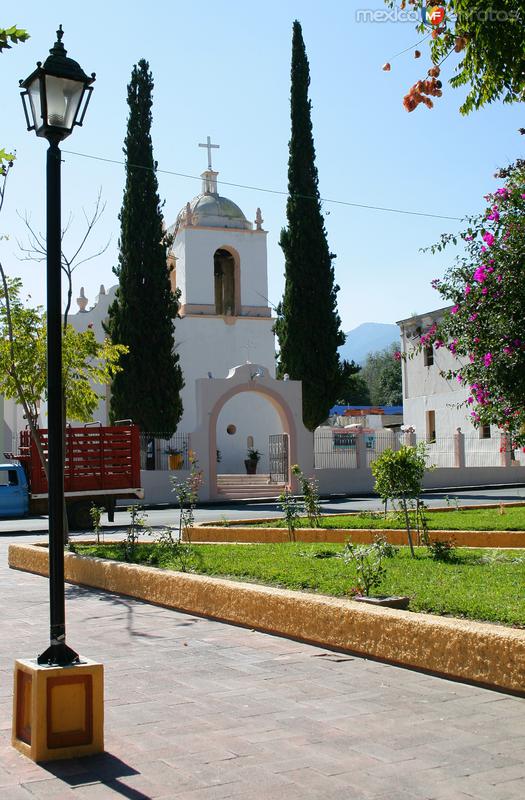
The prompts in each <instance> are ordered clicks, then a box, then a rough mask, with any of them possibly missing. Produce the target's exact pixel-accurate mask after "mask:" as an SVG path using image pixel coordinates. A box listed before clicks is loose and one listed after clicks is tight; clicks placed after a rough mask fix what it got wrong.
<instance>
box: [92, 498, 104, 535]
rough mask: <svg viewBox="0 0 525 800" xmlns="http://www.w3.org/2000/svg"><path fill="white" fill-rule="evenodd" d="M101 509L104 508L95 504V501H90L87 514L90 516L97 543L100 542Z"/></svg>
mask: <svg viewBox="0 0 525 800" xmlns="http://www.w3.org/2000/svg"><path fill="white" fill-rule="evenodd" d="M103 511H104V509H103V508H102V506H97V505H95V503H91V508H90V509H89V516H90V517H91V522H92V523H93V530H94V531H95V535H96V537H97V544H100V521H101V519H102V512H103Z"/></svg>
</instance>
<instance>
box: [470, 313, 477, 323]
mask: <svg viewBox="0 0 525 800" xmlns="http://www.w3.org/2000/svg"><path fill="white" fill-rule="evenodd" d="M477 318H478V315H477V314H476V313H474V314H471V315H470V317H469V318H468V321H469V322H475V321H476V320H477Z"/></svg>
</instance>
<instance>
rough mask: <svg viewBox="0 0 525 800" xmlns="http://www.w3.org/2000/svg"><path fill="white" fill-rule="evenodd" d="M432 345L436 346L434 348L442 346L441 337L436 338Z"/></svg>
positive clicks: (437, 348)
mask: <svg viewBox="0 0 525 800" xmlns="http://www.w3.org/2000/svg"><path fill="white" fill-rule="evenodd" d="M434 347H435V348H436V350H439V348H440V347H443V342H442V341H441V339H436V341H435V342H434Z"/></svg>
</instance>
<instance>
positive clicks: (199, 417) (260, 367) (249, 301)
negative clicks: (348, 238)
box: [70, 140, 313, 498]
mask: <svg viewBox="0 0 525 800" xmlns="http://www.w3.org/2000/svg"><path fill="white" fill-rule="evenodd" d="M206 146H207V147H208V148H211V147H212V145H210V143H209V140H208V145H206ZM209 154H210V150H208V156H209ZM217 175H218V173H217V172H216V171H214V170H213V169H212V166H211V159H210V157H208V169H207V170H206V171H205V172H204V173H203V174H202V176H201V177H202V191H201V192H200V193H199V194H198V195H197V196H196V197H194V198H193V199H192V200H191V201H189V202H187V203H186V204H185V205H184V206H183V208H182V209H181V211H180V213H179V214H178V216H177V219H176V221H175V223H174V224H173V225H172V226H171V227H170V228H168V233H170V234H171V235H172V237H173V241H172V244H171V247H170V251H169V254H168V263H169V266H170V267H171V273H170V280H171V285H172V289H173V291H177V290H178V291H179V292H180V298H179V315H178V317H177V319H176V320H175V321H174V324H175V344H176V348H177V351H178V354H179V357H180V365H181V368H182V372H183V377H184V382H185V385H184V388H183V390H182V402H183V409H184V411H183V417H182V419H181V420H180V422H179V425H178V429H177V430H178V432H180V433H182V434H188V435H189V437H190V447H191V448H192V449H194V450H196V451H197V455H198V458H199V462H200V464H201V466H202V467H203V468H205V467H207V469H205V474H206V475H208V474H210V475H211V477H212V480H213V485H209V486H208V491H207V493H208V494H209V496H210V498H212V497H213V496H215V495H216V494H217V475H221V474H222V475H236V474H242V473H244V472H245V465H244V461H245V459H246V457H247V451H248V450H249V449H253V450H258V451H259V453H260V454H261V460H260V463H259V465H258V473H259V474H262V475H264V476H268V475H269V474H270V471H271V469H270V466H271V465H270V436H273V437H275V436H282V435H283V434H287V436H288V439H287V443H288V446H289V451H290V452H289V453H288V458H287V461H288V471H287V474H286V476H285V477H286V481H284V480H283V481H282V483H285V482H288V480H289V478H290V476H289V474H288V472H289V466H290V465H291V464H293V463H294V462H295V461H297V460H298V456H299V452H300V453H301V458H302V460H303V462H304V466H305V468H306V469H309V468H311V467H312V465H313V455H312V447H313V437H312V435H311V434H310V433H309V432H308V431H306V429H305V428H304V426H303V424H302V397H301V385H300V383H299V382H296V381H287V380H285V381H277V380H276V378H275V337H274V333H273V325H274V320H273V319H272V316H271V309H270V307H269V304H268V299H267V297H268V267H267V235H268V234H267V231H265V230H264V229H263V227H262V225H263V219H262V216H261V211H260V209H257V213H256V215H255V220H254V221H253V222H251V221H249V220H248V219H247V218H246V216H245V215H244V213H243V212H242V211H241V209H240V208H239V206H238V205H236V204H235V203H234V202H233V201H232V200H230V199H228V198H226V197H223V196H221V195H220V194H219V192H218V187H217ZM116 288H117V287H112V288H111V289H110V290H109V291H108V292H107V293H106V291H105V289H104V287H103V286H102V287H101V289H100V292H99V295H98V296H97V298H96V300H95V304H94V305H93V307H91V308H90V309H89V310H88V309H87V305H88V301H87V300H86V298H85V297H84V294H83V291H82V292H81V296H80V297H79V298H78V300H77V303H78V305H79V311H78V312H77V313H76V314H72V315H71V316H70V322H71V324H72V325H73V326H74V327H75V328H76V329H77V330H85V329H86V328H87V327H88V326H92V327H93V330H94V332H95V335H96V336H97V338H99V339H102V338H103V336H104V329H103V323H104V322H105V320H106V319H107V315H108V308H109V306H110V304H111V303H112V302H113V300H114V297H115V291H116ZM241 367H244V368H243V369H241ZM228 380H229V381H230V383H224V381H228ZM213 382H216V383H215V385H213ZM219 382H222V383H221V386H222V390H221V391H222V394H223V395H224V397H225V398H227V399H225V401H224V403H222V404H220V408H217V407H215V409H214V410H213V411H212V408H211V406H210V407H209V408H208V406H207V398H208V397H213V398H214V403H215V406H216V404H217V402H219V399H220V394H221V393H220V392H219V394H217V389H218V383H219ZM234 384H235V387H236V389H235V391H231V390H230V388H231V386H233V385H234ZM244 384H246V385H244ZM108 391H109V389H108ZM152 391H154V387H152ZM279 398H280V399H279ZM108 400H109V395H108V394H107V393H106V397H105V398H103V399H101V401H100V404H99V408H98V412H97V413H96V414H95V418H96V419H98V420H100V421H101V422H102V423H103V424H107V423H108V409H109V403H108ZM292 406H293V407H292ZM205 408H206V409H207V410H206V411H205V410H204V409H205ZM203 415H204V417H203ZM211 416H213V425H214V430H213V432H212V434H211V435H210V436H209V437H207V438H206V437H204V438H203V429H204V428H207V427H208V426H209V424H210V422H209V419H208V417H211ZM292 429H293V431H292ZM197 430H198V431H200V434H199V435H200V439H199V437H197V439H199V442H200V447H199V449H198V450H197V447H196V441H197V440H196V439H195V438H194V436H193V434H194V433H195V432H196V431H197ZM158 433H159V434H162V433H163V432H162V431H159V432H158ZM299 440H300V442H301V443H298V442H299ZM297 448H299V449H297ZM203 450H206V451H207V452H206V453H204V452H203ZM294 455H295V456H296V457H295V458H294ZM219 481H220V479H219Z"/></svg>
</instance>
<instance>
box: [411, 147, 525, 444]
mask: <svg viewBox="0 0 525 800" xmlns="http://www.w3.org/2000/svg"><path fill="white" fill-rule="evenodd" d="M496 177H497V178H500V179H503V181H504V185H502V186H501V187H500V188H498V189H496V191H495V192H493V193H492V194H488V195H486V196H485V200H486V202H487V206H486V209H485V211H484V212H483V213H482V214H480V215H479V216H477V217H471V218H469V219H468V228H467V230H466V231H464V232H463V233H462V234H461V238H462V239H463V242H464V245H465V246H464V249H463V253H462V254H461V255H458V256H456V259H455V263H454V266H453V267H452V268H451V269H450V270H449V271H448V272H447V273H446V274H445V277H444V278H443V279H442V280H439V279H438V280H435V281H433V285H434V287H435V288H436V289H437V290H438V292H439V293H440V295H441V296H442V297H443V298H444V299H445V300H446V301H447V302H448V303H451V304H452V307H451V308H450V310H449V311H447V312H446V313H445V316H444V317H443V319H442V320H441V321H440V322H439V323H438V324H437V325H433V326H432V327H431V328H430V329H429V330H428V331H424V332H423V333H422V335H421V337H420V339H419V345H420V346H425V345H429V344H433V345H434V347H435V348H440V347H446V348H448V349H449V350H450V352H451V353H453V354H454V355H455V356H456V360H457V367H455V368H454V369H451V370H449V371H448V372H446V373H444V374H445V377H447V378H448V379H453V380H457V381H458V382H459V383H460V384H462V385H463V386H465V387H467V388H468V389H469V395H468V399H467V401H466V402H467V405H468V406H469V407H470V415H471V417H472V421H473V422H474V424H475V425H477V426H479V425H486V424H490V423H492V424H495V425H498V426H499V427H500V428H501V429H503V430H504V431H507V432H508V434H509V439H510V441H511V443H512V446H513V447H517V446H523V445H525V161H523V160H520V161H517V162H516V163H515V164H512V165H511V166H510V167H508V168H506V169H503V170H500V171H499V172H498V173H497V174H496ZM450 244H458V239H457V237H456V236H454V235H451V234H445V235H443V236H442V237H441V240H440V242H439V243H438V244H436V245H434V246H433V247H431V248H430V250H431V251H432V252H439V251H442V250H443V249H444V248H445V247H446V246H448V245H450Z"/></svg>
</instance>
